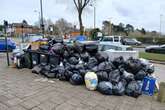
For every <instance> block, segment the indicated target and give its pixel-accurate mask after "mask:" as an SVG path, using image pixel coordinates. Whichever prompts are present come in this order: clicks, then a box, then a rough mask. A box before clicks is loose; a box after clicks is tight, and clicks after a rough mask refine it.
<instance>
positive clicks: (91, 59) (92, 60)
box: [87, 57, 98, 69]
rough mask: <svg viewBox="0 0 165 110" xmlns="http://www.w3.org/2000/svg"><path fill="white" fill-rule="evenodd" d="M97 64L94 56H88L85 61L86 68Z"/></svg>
mask: <svg viewBox="0 0 165 110" xmlns="http://www.w3.org/2000/svg"><path fill="white" fill-rule="evenodd" d="M97 65H98V61H97V59H96V58H94V57H91V58H89V61H88V63H87V67H88V69H92V68H93V67H95V66H97Z"/></svg>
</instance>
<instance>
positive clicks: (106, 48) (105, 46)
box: [101, 45, 122, 51]
mask: <svg viewBox="0 0 165 110" xmlns="http://www.w3.org/2000/svg"><path fill="white" fill-rule="evenodd" d="M106 50H122V48H121V47H118V46H114V45H103V46H102V47H101V51H106Z"/></svg>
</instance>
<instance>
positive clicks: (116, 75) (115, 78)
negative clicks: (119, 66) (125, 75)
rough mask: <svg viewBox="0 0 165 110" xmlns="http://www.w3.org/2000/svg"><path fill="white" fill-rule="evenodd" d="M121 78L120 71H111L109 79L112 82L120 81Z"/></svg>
mask: <svg viewBox="0 0 165 110" xmlns="http://www.w3.org/2000/svg"><path fill="white" fill-rule="evenodd" d="M119 80H120V71H119V70H114V71H111V72H110V73H109V81H111V83H112V84H116V83H118V82H119Z"/></svg>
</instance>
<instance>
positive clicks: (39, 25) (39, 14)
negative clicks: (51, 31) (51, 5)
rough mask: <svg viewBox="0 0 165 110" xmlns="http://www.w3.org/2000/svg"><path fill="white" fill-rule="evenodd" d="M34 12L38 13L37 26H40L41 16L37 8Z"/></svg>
mask: <svg viewBox="0 0 165 110" xmlns="http://www.w3.org/2000/svg"><path fill="white" fill-rule="evenodd" d="M34 12H35V13H38V20H39V28H40V27H41V18H40V16H41V15H40V12H39V11H37V10H34Z"/></svg>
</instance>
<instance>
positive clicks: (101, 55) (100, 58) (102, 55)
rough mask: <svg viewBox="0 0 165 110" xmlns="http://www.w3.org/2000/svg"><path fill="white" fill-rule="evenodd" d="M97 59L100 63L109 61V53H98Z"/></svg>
mask: <svg viewBox="0 0 165 110" xmlns="http://www.w3.org/2000/svg"><path fill="white" fill-rule="evenodd" d="M95 57H96V59H97V60H98V62H99V63H101V62H105V61H108V59H109V57H108V54H107V53H104V52H98V53H96V55H95Z"/></svg>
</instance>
